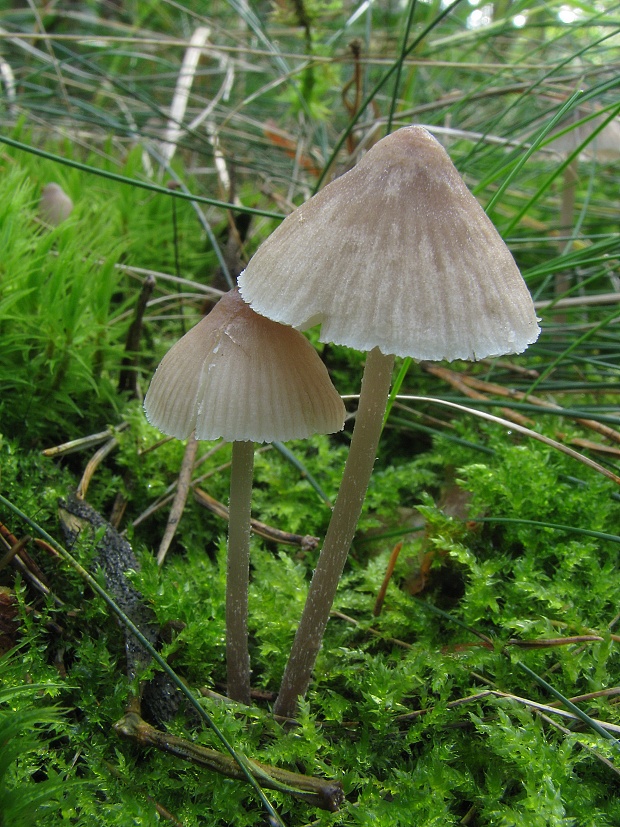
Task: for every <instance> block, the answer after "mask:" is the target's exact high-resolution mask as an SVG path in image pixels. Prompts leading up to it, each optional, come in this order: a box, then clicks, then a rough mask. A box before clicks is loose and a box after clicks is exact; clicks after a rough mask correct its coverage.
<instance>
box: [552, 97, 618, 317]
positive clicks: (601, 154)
mask: <svg viewBox="0 0 620 827" xmlns="http://www.w3.org/2000/svg"><path fill="white" fill-rule="evenodd" d="M597 111H598V109H597V108H590V107H587V106H578V107H576V108H575V109H573V110H572V112H571V113H570V115H569V118H568V119H567V121H566V122H564V123H562V124H561V125H560V126H559V127H558V131H559V132H560V133H561V134H559V135H558V136H557V137H556V138H554V139H553V140H552V141H550V143H549V144H548V145H547V147H546V148H547V149H550V150H552V151H553V152H557V153H558V154H559V155H563V156H565V157H566V156H568V155H571V154H572V153H573V152H575V151H576V150H577V149H579V148H580V147H581V150H580V152H579V155H578V156H577V157H576V158H573V160H572V161H571V162H570V163H569V164H568V165H567V166H566V167H565V168H564V172H563V174H562V192H561V196H560V215H559V227H558V229H559V231H560V235H561V238H560V240H559V245H558V247H559V251H560V254H562V253H563V252H564V251H566V250H568V249H571V247H572V244H573V240H574V225H575V197H576V191H577V183H578V181H579V173H578V166H579V162H580V161H592V162H593V163H596V164H617V163H618V161H620V118H618V117H616V118H612V120H609V115H608V114H606V113H604V112H603V113H601V114H600V115H594V113H595V112H597ZM593 115H594V117H592V116H593ZM586 119H587V120H586ZM581 121H583V123H581ZM605 121H608V122H607V123H606V124H605V126H603V124H604V123H605ZM570 124H574V126H573V128H572V129H570V131H568V132H565V131H564V130H565V129H566V127H567V126H569V125H570ZM601 127H602V128H601ZM597 129H600V131H599V132H596V130H597ZM595 133H596V134H595ZM570 288H571V276H570V274H569V273H567V272H565V271H563V272H559V273H556V276H555V295H556V297H558V298H559V297H561V296H563V295H565V294H566V293H567V292H568V291H569V290H570ZM554 318H555V320H556V321H557V322H563V321H565V320H566V315H565V314H564V313H562V312H561V313H556V314H555V317H554Z"/></svg>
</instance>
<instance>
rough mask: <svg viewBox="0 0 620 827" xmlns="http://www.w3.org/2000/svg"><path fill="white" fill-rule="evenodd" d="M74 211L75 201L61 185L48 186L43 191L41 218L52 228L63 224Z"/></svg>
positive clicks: (40, 206) (40, 204) (40, 203)
mask: <svg viewBox="0 0 620 827" xmlns="http://www.w3.org/2000/svg"><path fill="white" fill-rule="evenodd" d="M72 210H73V201H72V200H71V199H70V198H69V196H68V195H67V193H66V192H65V191H64V190H63V188H62V187H61V186H60V184H53V183H52V184H46V185H45V186H44V187H43V189H42V191H41V200H40V201H39V218H40V219H41V221H44V222H45V223H46V224H49V225H50V226H51V227H57V226H58V225H59V224H62V222H63V221H65V220H66V219H67V218H69V216H70V215H71V212H72Z"/></svg>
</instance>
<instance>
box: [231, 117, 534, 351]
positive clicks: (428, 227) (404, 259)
mask: <svg viewBox="0 0 620 827" xmlns="http://www.w3.org/2000/svg"><path fill="white" fill-rule="evenodd" d="M239 287H240V290H241V295H242V296H243V298H244V299H245V301H247V302H248V303H249V304H250V305H251V306H252V307H253V308H254V310H256V312H257V313H261V314H263V315H265V316H268V317H269V318H270V319H274V320H276V321H279V322H285V323H286V324H290V325H292V326H293V327H296V328H299V329H305V328H306V327H309V326H311V325H313V324H319V323H320V324H321V334H320V338H321V341H323V342H335V343H338V344H343V345H348V346H349V347H354V348H357V349H358V350H365V351H367V350H371V349H372V348H374V347H378V348H379V349H380V350H381V351H382V352H383V353H385V354H389V353H394V354H396V355H398V356H413V357H414V358H417V359H431V360H440V359H449V360H452V359H481V358H484V357H486V356H498V355H500V354H504V353H520V352H521V351H523V350H525V348H526V347H527V346H528V345H529V344H531V343H532V342H535V341H536V339H537V338H538V334H539V332H540V331H539V328H538V323H537V320H536V314H535V312H534V305H533V303H532V299H531V297H530V294H529V292H528V290H527V287H526V285H525V283H524V281H523V279H522V277H521V274H520V273H519V270H518V268H517V266H516V264H515V262H514V259H513V258H512V256H511V254H510V252H509V250H508V248H507V247H506V245H505V244H504V242H503V241H502V239H501V238H500V236H499V234H498V233H497V231H496V229H495V228H494V226H493V224H492V223H491V221H490V220H489V219H488V218H487V216H486V214H485V213H484V210H483V209H482V207H481V206H480V205H479V204H478V202H477V201H476V199H475V198H474V197H473V195H472V194H471V193H470V192H469V190H468V189H467V187H466V186H465V184H464V183H463V180H462V178H461V177H460V175H459V174H458V172H457V171H456V169H455V167H454V166H453V164H452V162H451V160H450V158H449V157H448V154H447V153H446V152H445V150H444V149H443V147H442V146H441V145H440V144H439V143H438V142H437V141H436V140H435V139H434V138H433V137H432V135H430V134H429V133H428V132H427V131H426V130H425V129H423V128H422V127H416V126H413V127H405V128H403V129H399V130H398V131H397V132H394V133H392V134H391V135H388V137H387V138H384V139H383V140H381V141H379V143H377V144H376V145H375V146H374V147H373V148H372V149H371V150H369V152H367V153H366V155H365V156H364V157H363V158H362V160H361V161H360V162H359V163H358V164H357V166H356V167H354V168H353V169H352V170H350V172H347V173H346V174H345V175H343V176H342V177H341V178H337V179H336V180H335V181H333V182H332V183H331V184H329V185H328V186H326V187H325V188H324V189H323V190H321V191H320V192H319V193H317V194H316V195H315V196H313V197H312V198H311V199H310V200H309V201H307V202H306V203H305V204H303V205H302V206H301V207H299V208H298V209H296V210H295V211H294V212H293V213H291V214H290V215H289V216H287V218H286V219H285V220H284V221H283V222H282V224H281V225H280V226H279V227H278V228H277V229H276V230H275V232H273V233H272V235H271V236H269V238H268V239H267V240H266V241H265V242H264V243H263V244H262V245H261V247H259V249H258V250H257V252H256V253H255V255H254V256H253V258H252V259H251V261H250V263H249V264H248V266H247V268H246V269H245V271H244V272H243V273H242V274H241V275H240V277H239Z"/></svg>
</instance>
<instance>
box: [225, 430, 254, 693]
mask: <svg viewBox="0 0 620 827" xmlns="http://www.w3.org/2000/svg"><path fill="white" fill-rule="evenodd" d="M253 472H254V443H253V442H233V446H232V468H231V473H230V511H229V524H228V566H227V577H226V670H227V682H228V697H229V698H232V700H234V701H239V702H241V703H244V704H249V703H250V655H249V651H248V581H249V579H250V508H251V504H252V476H253Z"/></svg>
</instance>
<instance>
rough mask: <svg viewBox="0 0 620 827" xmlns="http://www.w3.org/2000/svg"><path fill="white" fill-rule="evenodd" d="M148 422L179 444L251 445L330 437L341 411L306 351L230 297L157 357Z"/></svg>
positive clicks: (287, 332) (286, 330)
mask: <svg viewBox="0 0 620 827" xmlns="http://www.w3.org/2000/svg"><path fill="white" fill-rule="evenodd" d="M144 410H145V412H146V416H147V419H148V420H149V422H151V424H153V425H155V427H157V428H159V429H160V430H161V431H163V432H164V433H165V434H170V435H171V436H175V437H178V438H179V439H185V438H186V437H188V436H189V435H190V434H191V433H192V431H194V430H195V432H196V439H216V438H218V437H223V438H224V439H226V440H228V441H230V442H234V441H244V440H253V441H255V442H273V441H274V440H282V441H285V440H287V439H303V438H305V437H308V436H310V435H311V434H314V433H327V434H330V433H334V432H335V431H339V430H341V429H342V427H343V425H344V417H345V409H344V405H343V403H342V400H341V399H340V396H339V395H338V393H337V391H336V389H335V388H334V386H333V385H332V383H331V380H330V378H329V375H328V373H327V370H326V369H325V366H324V365H323V363H322V362H321V360H320V359H319V357H318V355H317V353H316V351H315V350H314V348H313V347H312V345H311V344H310V343H309V342H308V341H307V340H306V339H305V338H304V336H302V334H301V333H299V332H298V331H297V330H294V329H293V328H291V327H285V326H284V325H279V324H276V323H275V322H272V321H270V320H269V319H266V318H264V317H263V316H259V315H258V314H256V313H254V311H253V310H251V309H250V307H249V306H248V305H247V304H246V303H245V302H244V301H243V299H242V298H241V296H240V295H239V292H238V291H237V290H231V291H230V293H226V294H225V295H224V296H222V298H221V299H220V301H219V302H218V303H217V305H216V306H215V307H214V309H213V310H212V311H211V312H210V313H209V315H208V316H205V318H204V319H202V321H200V322H198V324H197V325H196V326H195V327H193V328H192V329H191V330H190V331H189V332H188V333H187V334H186V335H185V336H183V338H182V339H180V340H179V341H178V342H177V343H176V344H175V345H174V346H173V347H172V348H171V349H170V350H169V351H168V353H167V354H166V355H165V356H164V358H163V359H162V361H161V364H160V365H159V367H158V368H157V370H156V371H155V375H154V376H153V379H152V381H151V385H150V387H149V390H148V393H147V394H146V398H145V400H144Z"/></svg>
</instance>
